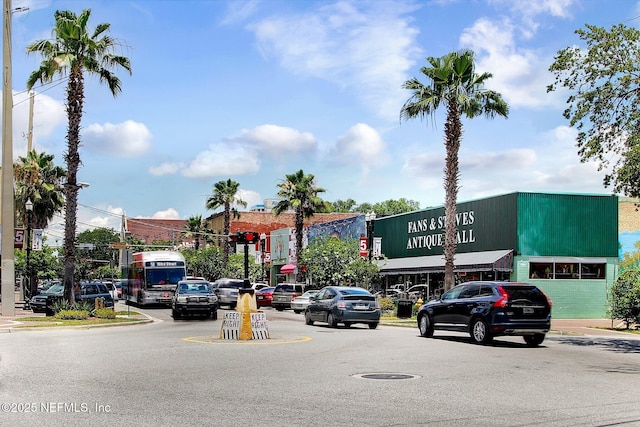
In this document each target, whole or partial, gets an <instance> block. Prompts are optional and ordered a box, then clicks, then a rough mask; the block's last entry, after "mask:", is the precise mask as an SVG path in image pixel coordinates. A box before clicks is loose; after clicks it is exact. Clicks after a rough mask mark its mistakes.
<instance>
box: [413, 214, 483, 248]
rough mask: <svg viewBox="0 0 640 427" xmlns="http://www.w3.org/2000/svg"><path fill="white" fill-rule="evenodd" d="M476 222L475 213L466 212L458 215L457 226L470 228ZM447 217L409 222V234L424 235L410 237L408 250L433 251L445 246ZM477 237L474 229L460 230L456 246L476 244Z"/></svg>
mask: <svg viewBox="0 0 640 427" xmlns="http://www.w3.org/2000/svg"><path fill="white" fill-rule="evenodd" d="M474 222H475V212H474V211H472V210H470V211H464V212H458V213H457V214H456V225H457V226H458V227H470V226H472V225H473V223H474ZM446 223H447V221H446V216H445V215H441V216H438V217H433V218H422V219H420V220H417V221H409V222H408V223H407V232H408V234H417V233H422V234H419V235H417V236H409V239H408V240H407V250H409V249H421V248H426V249H429V250H430V249H431V248H434V247H438V246H444V240H445V239H444V233H442V230H444V229H445V227H446ZM475 241H476V237H475V235H474V234H473V228H467V229H463V230H458V233H457V235H456V244H458V245H460V244H465V243H475Z"/></svg>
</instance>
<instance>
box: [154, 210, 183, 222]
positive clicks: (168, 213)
mask: <svg viewBox="0 0 640 427" xmlns="http://www.w3.org/2000/svg"><path fill="white" fill-rule="evenodd" d="M151 218H153V219H180V215H178V211H177V210H175V209H173V208H169V209H166V210H164V211H158V212H156V213H154V214H153V215H152V216H151Z"/></svg>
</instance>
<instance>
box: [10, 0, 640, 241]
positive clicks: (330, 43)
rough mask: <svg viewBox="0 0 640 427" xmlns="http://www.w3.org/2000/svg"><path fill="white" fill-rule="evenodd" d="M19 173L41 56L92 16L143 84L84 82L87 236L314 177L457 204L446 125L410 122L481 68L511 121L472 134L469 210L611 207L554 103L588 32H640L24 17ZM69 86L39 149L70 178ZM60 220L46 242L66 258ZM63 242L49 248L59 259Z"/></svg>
mask: <svg viewBox="0 0 640 427" xmlns="http://www.w3.org/2000/svg"><path fill="white" fill-rule="evenodd" d="M12 7H13V8H23V9H26V10H22V11H18V10H16V11H15V12H14V13H13V21H12V77H13V78H12V86H13V92H14V95H13V97H14V98H13V103H14V111H13V134H14V149H13V151H14V157H15V158H17V157H18V156H24V155H25V153H26V146H27V139H26V137H25V135H27V134H28V123H29V110H30V109H29V101H28V96H29V95H28V93H27V92H26V90H25V88H26V81H27V78H28V76H29V74H30V73H31V72H32V71H34V70H36V69H37V68H38V66H39V64H40V62H41V60H42V58H41V57H40V56H38V55H36V54H31V55H27V54H26V47H27V46H28V45H29V44H30V43H32V42H34V41H36V40H41V39H50V38H51V36H52V33H51V29H52V28H53V26H54V18H53V16H54V12H55V11H56V10H70V11H72V12H74V13H77V14H79V13H80V12H81V11H82V9H86V8H88V9H91V18H90V20H89V24H88V26H89V28H90V29H91V30H93V29H94V28H95V27H96V26H97V25H98V24H101V23H109V24H110V25H111V28H110V31H109V35H110V36H111V37H113V38H115V39H116V41H117V46H118V50H117V51H116V52H115V53H117V54H120V55H124V56H127V57H128V58H129V59H130V61H131V65H132V74H131V75H129V74H128V73H127V72H125V71H124V70H114V71H115V72H116V74H117V75H118V76H119V78H120V79H121V81H122V92H121V93H120V94H119V95H118V96H117V97H115V98H114V97H113V96H112V95H111V93H110V91H109V89H108V88H107V87H106V86H105V85H103V84H101V83H100V82H99V81H98V79H97V78H96V77H90V76H87V78H86V80H85V104H84V114H83V122H82V133H81V138H82V147H81V148H80V155H81V159H82V166H81V169H80V171H79V173H78V181H82V182H86V183H88V184H89V187H87V188H84V189H81V190H80V192H79V199H78V201H79V209H78V231H82V230H84V229H87V228H93V227H108V228H113V229H114V230H116V231H118V230H119V229H120V221H121V217H122V215H123V214H124V215H126V216H127V217H133V218H138V217H144V218H169V219H188V218H189V217H192V216H195V215H202V216H203V218H206V217H207V216H209V215H211V214H213V213H215V211H212V210H208V209H207V208H206V206H205V204H206V199H207V197H208V196H210V195H211V194H212V192H213V186H214V184H215V183H216V182H219V181H222V180H227V179H229V178H230V179H232V180H234V181H236V182H238V183H239V184H240V193H239V195H240V197H241V198H242V199H243V200H244V201H246V202H247V204H248V207H251V206H254V205H256V204H260V203H262V202H263V200H264V199H268V198H275V197H277V192H278V187H277V185H278V184H279V183H281V182H283V180H284V179H285V175H287V174H291V173H294V172H296V171H298V170H300V169H302V170H303V171H304V172H305V173H307V174H313V175H314V176H315V178H316V184H317V185H318V186H319V187H321V188H324V189H325V190H326V191H325V192H324V193H322V194H321V196H322V197H323V199H325V200H328V201H336V200H346V199H353V200H355V201H356V202H357V203H364V202H368V203H376V202H381V201H385V200H389V199H400V198H406V199H410V200H415V201H417V202H419V204H420V207H421V208H426V207H432V206H441V205H442V204H443V203H444V189H443V167H444V157H445V154H444V145H443V141H444V123H445V121H444V119H445V116H444V113H445V111H440V110H439V111H438V112H436V114H435V115H434V116H433V117H430V118H427V119H426V120H420V119H414V120H410V121H401V120H400V110H401V108H402V106H403V104H404V102H405V101H407V99H408V98H409V97H410V96H411V93H410V92H409V91H408V90H406V89H403V88H402V84H403V83H404V82H405V81H406V80H408V79H410V78H413V77H417V78H418V79H420V80H421V81H422V82H423V83H427V81H426V80H425V79H424V76H423V75H422V73H421V71H420V69H421V67H423V66H426V65H427V61H426V58H427V57H439V56H443V55H445V54H447V53H449V52H452V51H457V50H460V49H472V50H473V51H474V52H475V58H476V62H477V69H476V71H477V72H479V73H480V72H489V73H491V74H492V75H493V77H492V78H491V79H489V80H488V81H487V84H486V88H487V89H492V90H495V91H498V92H500V93H501V94H502V96H503V98H504V99H505V100H506V102H507V103H508V105H509V108H510V112H509V117H508V118H507V119H505V118H502V117H496V118H494V119H487V118H485V117H484V116H480V117H477V118H474V119H472V120H469V119H463V126H464V128H463V139H462V144H461V148H460V153H459V158H460V191H459V194H458V201H460V202H464V201H468V200H474V199H478V198H484V197H489V196H493V195H498V194H504V193H510V192H514V191H531V192H553V193H566V192H569V193H590V194H592V193H595V194H610V193H611V190H610V189H609V188H605V187H604V186H603V184H602V182H603V177H604V175H603V172H602V171H598V165H597V164H594V163H581V162H580V159H579V157H578V155H577V149H576V147H575V139H576V131H575V129H572V128H570V127H569V124H568V122H567V120H566V119H564V118H563V116H562V111H563V109H564V108H565V107H566V103H565V102H566V98H567V96H568V93H566V92H563V91H556V92H552V93H547V91H546V87H547V85H548V84H550V83H552V82H553V75H552V74H551V73H550V72H549V71H548V69H549V66H550V65H551V63H552V62H553V59H554V55H556V54H557V52H558V51H559V50H560V49H563V48H565V47H568V46H571V45H574V44H579V43H580V40H579V38H578V37H577V35H576V34H575V33H574V32H575V30H576V29H579V28H584V26H585V24H592V25H597V26H601V27H604V28H607V29H609V28H611V26H613V25H617V24H619V23H623V24H625V25H627V26H637V25H638V24H639V23H640V16H639V15H640V3H638V2H636V1H623V0H613V1H611V0H584V1H578V0H413V1H412V0H393V1H385V0H371V1H351V0H342V1H339V0H338V1H314V0H304V1H292V0H247V1H218V0H202V1H191V0H137V1H129V0H82V1H80V0H55V1H51V0H13V1H12ZM65 87H66V80H64V79H63V80H57V81H56V82H55V83H54V84H49V85H45V86H40V85H37V86H36V87H35V97H34V108H33V146H34V148H35V149H37V150H38V151H45V152H47V153H49V154H53V155H54V156H55V159H54V161H55V163H56V164H57V165H59V166H63V167H64V166H65V164H64V153H65V149H66V141H65V136H66V129H67V118H66V114H65V111H64V100H65ZM63 223H64V219H63V215H62V214H60V215H59V216H56V217H55V218H54V219H53V221H52V224H51V225H50V227H49V230H48V233H47V234H48V238H49V239H51V240H53V241H60V242H62V240H63V235H64V233H63V231H62V224H63ZM53 241H50V243H51V244H53Z"/></svg>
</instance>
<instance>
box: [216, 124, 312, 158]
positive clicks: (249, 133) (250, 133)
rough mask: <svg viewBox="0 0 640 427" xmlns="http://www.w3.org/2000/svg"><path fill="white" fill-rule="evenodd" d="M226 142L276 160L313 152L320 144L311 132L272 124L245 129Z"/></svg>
mask: <svg viewBox="0 0 640 427" xmlns="http://www.w3.org/2000/svg"><path fill="white" fill-rule="evenodd" d="M225 141H226V142H228V143H234V144H241V145H245V146H247V147H253V148H254V149H255V150H256V151H258V152H260V154H261V155H264V156H269V157H274V158H277V157H289V156H291V155H292V154H294V153H305V152H313V151H315V150H316V149H317V147H318V142H317V141H316V139H315V138H314V137H313V135H312V134H311V133H309V132H300V131H299V130H296V129H292V128H289V127H284V126H277V125H270V124H266V125H261V126H257V127H256V128H254V129H250V130H247V129H243V130H242V132H241V133H240V136H237V137H231V138H227V139H226V140H225Z"/></svg>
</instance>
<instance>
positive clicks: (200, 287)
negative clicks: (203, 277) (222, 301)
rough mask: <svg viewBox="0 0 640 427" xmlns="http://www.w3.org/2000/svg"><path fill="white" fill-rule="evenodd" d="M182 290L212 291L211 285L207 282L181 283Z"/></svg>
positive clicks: (192, 291)
mask: <svg viewBox="0 0 640 427" xmlns="http://www.w3.org/2000/svg"><path fill="white" fill-rule="evenodd" d="M180 292H181V293H184V292H189V293H201V294H208V293H210V292H211V289H210V288H209V285H208V284H206V283H189V284H185V283H181V284H180Z"/></svg>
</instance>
